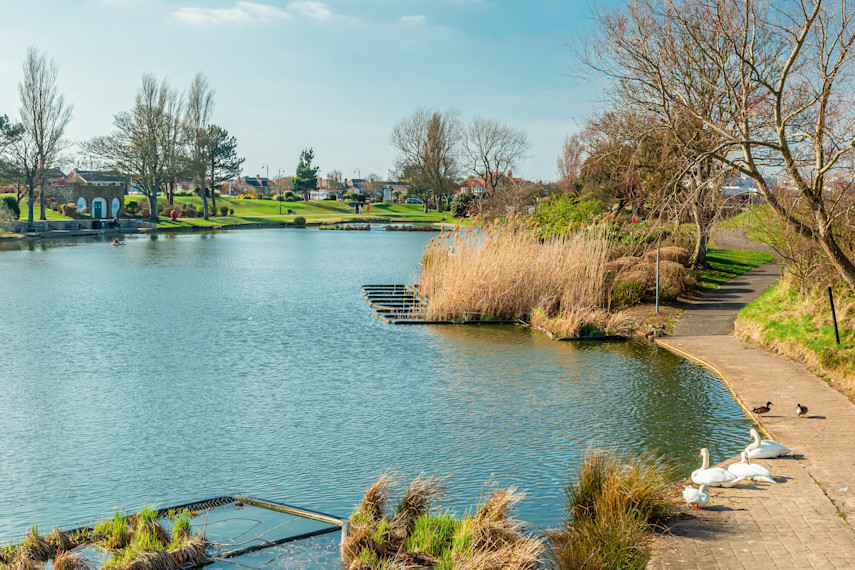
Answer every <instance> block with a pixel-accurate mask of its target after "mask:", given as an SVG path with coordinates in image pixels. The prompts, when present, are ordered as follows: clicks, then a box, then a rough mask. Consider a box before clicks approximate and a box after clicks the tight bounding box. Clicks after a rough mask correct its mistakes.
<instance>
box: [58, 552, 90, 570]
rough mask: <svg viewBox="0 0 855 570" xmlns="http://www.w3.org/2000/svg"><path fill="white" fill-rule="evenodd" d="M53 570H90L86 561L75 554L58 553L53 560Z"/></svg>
mask: <svg viewBox="0 0 855 570" xmlns="http://www.w3.org/2000/svg"><path fill="white" fill-rule="evenodd" d="M53 569H54V570H90V569H89V565H88V564H87V563H86V560H85V559H84V558H83V556H81V555H80V554H78V553H76V552H70V551H65V552H60V553H58V554H57V555H56V556H55V557H54V559H53Z"/></svg>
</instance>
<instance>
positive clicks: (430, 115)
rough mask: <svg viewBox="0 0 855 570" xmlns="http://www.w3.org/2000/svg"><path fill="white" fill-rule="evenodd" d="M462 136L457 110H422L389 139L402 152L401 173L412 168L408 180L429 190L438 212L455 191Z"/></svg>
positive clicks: (405, 122) (399, 167)
mask: <svg viewBox="0 0 855 570" xmlns="http://www.w3.org/2000/svg"><path fill="white" fill-rule="evenodd" d="M462 135H463V133H462V129H461V126H460V119H459V118H458V116H457V114H456V113H455V112H454V111H446V112H445V114H442V113H439V112H437V111H429V110H427V109H424V108H419V109H416V111H415V112H414V113H413V114H412V115H410V116H408V117H404V118H403V119H401V120H400V121H398V122H397V123H396V124H395V126H394V128H393V129H392V133H391V135H390V136H389V140H390V142H391V144H392V145H393V146H394V147H395V148H397V149H398V151H399V153H400V154H399V156H398V170H399V171H400V172H403V171H404V170H405V169H409V170H410V172H411V174H410V175H409V176H408V178H412V179H416V180H418V181H419V184H420V185H421V184H424V186H425V187H427V188H428V189H429V190H430V192H431V194H432V195H433V198H434V199H435V200H436V209H437V211H438V212H441V211H442V199H443V198H444V197H445V196H448V195H449V194H451V193H452V192H453V191H454V181H455V178H456V177H457V176H458V173H459V170H460V165H459V161H458V155H459V148H460V142H461V138H462Z"/></svg>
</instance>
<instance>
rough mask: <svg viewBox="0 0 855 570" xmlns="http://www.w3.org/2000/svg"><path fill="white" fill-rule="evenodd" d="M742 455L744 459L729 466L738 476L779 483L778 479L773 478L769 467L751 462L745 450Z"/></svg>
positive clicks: (729, 469)
mask: <svg viewBox="0 0 855 570" xmlns="http://www.w3.org/2000/svg"><path fill="white" fill-rule="evenodd" d="M740 456H741V457H742V461H740V462H739V463H733V464H732V465H729V466H728V468H727V470H728V471H730V472H731V473H733V474H734V475H736V476H737V477H744V478H746V479H751V480H752V481H765V482H767V483H777V481H775V480H774V479H772V473H771V472H770V471H769V470H768V469H766V468H765V467H763V466H762V465H758V464H757V463H751V462H750V461H749V460H748V454H747V453H746V452H744V451H743V452H742V453H741V455H740Z"/></svg>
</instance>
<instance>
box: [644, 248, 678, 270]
mask: <svg viewBox="0 0 855 570" xmlns="http://www.w3.org/2000/svg"><path fill="white" fill-rule="evenodd" d="M644 261H646V262H647V263H656V250H655V249H651V250H650V251H648V252H647V253H646V254H645V255H644ZM659 261H660V262H661V261H673V262H675V263H679V264H680V265H683V266H685V265H688V264H689V251H688V250H687V249H685V248H683V247H675V246H665V247H662V248H659Z"/></svg>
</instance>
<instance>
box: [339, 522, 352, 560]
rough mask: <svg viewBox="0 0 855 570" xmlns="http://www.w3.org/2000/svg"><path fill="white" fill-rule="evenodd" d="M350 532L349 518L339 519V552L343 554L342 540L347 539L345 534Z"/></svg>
mask: <svg viewBox="0 0 855 570" xmlns="http://www.w3.org/2000/svg"><path fill="white" fill-rule="evenodd" d="M349 532H350V520H348V519H344V520H343V521H341V546H340V548H341V552H342V554H344V541H345V540H346V539H347V535H348V533H349Z"/></svg>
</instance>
